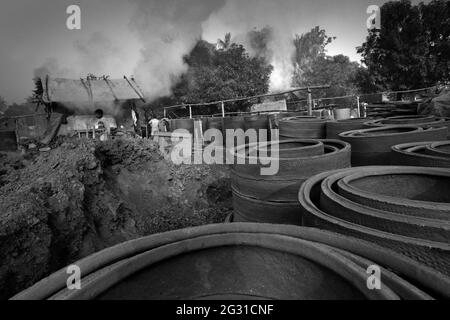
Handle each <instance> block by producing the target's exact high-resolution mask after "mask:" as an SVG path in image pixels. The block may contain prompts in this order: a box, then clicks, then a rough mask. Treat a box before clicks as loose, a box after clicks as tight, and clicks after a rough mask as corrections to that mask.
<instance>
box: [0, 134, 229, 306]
mask: <svg viewBox="0 0 450 320" xmlns="http://www.w3.org/2000/svg"><path fill="white" fill-rule="evenodd" d="M52 147H53V149H52V150H51V151H48V152H39V151H37V150H36V151H35V152H34V154H33V153H28V154H25V155H21V154H7V155H5V154H0V298H2V299H5V298H8V297H10V296H12V295H13V294H14V293H16V292H18V291H20V290H22V289H24V288H26V287H28V286H30V285H31V284H33V283H34V282H36V281H38V280H40V279H41V278H43V277H45V276H47V275H48V274H50V273H51V272H52V271H55V270H57V269H59V268H61V267H64V266H66V265H68V264H70V263H72V262H74V261H76V260H77V259H80V258H81V257H83V256H86V255H89V254H91V253H93V252H95V251H98V250H101V249H102V248H105V247H108V246H111V245H114V244H116V243H119V242H122V241H126V240H129V239H133V238H136V237H140V236H144V235H149V234H153V233H158V232H164V231H168V230H173V229H178V228H184V227H188V226H196V225H203V224H208V223H218V222H223V221H224V219H225V217H226V215H228V214H229V213H231V211H232V196H231V190H230V181H229V172H228V170H229V169H228V168H227V167H225V166H206V165H197V166H195V165H192V166H187V165H182V166H175V165H174V164H172V163H171V162H170V161H167V160H165V159H164V158H163V157H162V156H161V155H160V154H159V152H158V148H157V146H156V145H155V144H154V143H152V142H151V141H149V140H146V139H134V138H121V139H117V140H112V141H108V142H104V143H100V142H97V143H96V142H93V141H91V140H78V139H71V140H59V141H57V142H56V143H55V144H54V145H53V146H52Z"/></svg>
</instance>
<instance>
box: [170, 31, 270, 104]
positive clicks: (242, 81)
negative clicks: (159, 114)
mask: <svg viewBox="0 0 450 320" xmlns="http://www.w3.org/2000/svg"><path fill="white" fill-rule="evenodd" d="M227 38H228V39H229V36H226V38H225V41H224V43H226V46H220V48H219V49H217V48H216V47H215V46H214V45H212V44H210V43H208V42H206V41H203V40H200V41H198V42H197V45H196V46H195V48H194V49H193V50H192V51H191V52H190V54H189V55H187V56H186V57H185V62H186V63H187V65H188V66H189V68H188V71H187V72H186V73H185V74H183V75H182V76H181V79H180V81H179V82H178V83H177V84H176V85H175V86H174V88H173V98H174V101H176V103H201V102H210V101H217V100H222V99H229V98H232V97H245V96H253V95H258V94H263V93H267V91H268V89H269V80H270V74H271V72H272V66H270V65H269V64H267V63H266V62H265V61H264V59H262V58H257V57H249V55H248V54H247V52H246V50H245V48H244V47H243V46H242V45H238V44H236V43H230V42H229V40H227ZM237 107H238V105H236V106H235V108H234V109H237ZM231 109H233V107H232V106H231ZM229 110H230V108H229Z"/></svg>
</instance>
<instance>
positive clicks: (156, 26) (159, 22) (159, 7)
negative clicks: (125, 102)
mask: <svg viewBox="0 0 450 320" xmlns="http://www.w3.org/2000/svg"><path fill="white" fill-rule="evenodd" d="M135 2H136V5H137V8H136V12H135V14H134V15H133V17H132V19H131V22H130V27H131V29H132V30H133V31H134V32H136V33H137V35H138V37H139V40H140V41H141V42H142V44H143V49H142V51H141V53H142V54H141V59H140V61H139V62H138V63H137V67H136V69H135V73H134V75H135V77H136V79H137V80H138V82H140V83H142V89H143V90H144V91H145V93H146V95H147V97H148V98H149V99H150V100H151V99H153V98H157V97H161V96H164V95H168V94H170V90H171V86H172V84H173V83H174V81H176V80H177V77H179V76H180V75H181V74H182V73H184V72H185V71H186V70H187V66H186V64H185V63H184V61H183V57H184V56H185V55H186V54H188V53H189V52H190V51H191V50H192V48H193V47H194V46H195V43H196V42H197V41H198V40H199V39H200V38H201V35H202V22H203V21H205V20H206V19H208V17H209V16H210V15H211V13H212V12H214V11H215V10H218V9H219V8H220V7H221V6H222V5H223V4H224V0H208V1H204V0H190V1H177V0H167V1H161V0H150V1H149V0H136V1H135Z"/></svg>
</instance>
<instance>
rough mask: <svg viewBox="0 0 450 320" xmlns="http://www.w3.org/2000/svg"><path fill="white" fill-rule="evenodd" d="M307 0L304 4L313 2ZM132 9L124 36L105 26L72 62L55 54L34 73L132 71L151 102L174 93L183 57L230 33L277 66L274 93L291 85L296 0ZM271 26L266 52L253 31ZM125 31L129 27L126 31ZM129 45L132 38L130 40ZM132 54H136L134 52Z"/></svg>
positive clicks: (143, 2)
mask: <svg viewBox="0 0 450 320" xmlns="http://www.w3.org/2000/svg"><path fill="white" fill-rule="evenodd" d="M311 1H312V0H306V1H305V2H302V3H301V5H311V3H312V2H311ZM130 3H131V4H132V6H133V7H132V9H131V10H130V13H129V14H128V15H125V16H124V19H126V21H129V22H128V23H127V22H123V23H125V24H127V25H126V27H122V28H121V31H123V33H124V34H121V35H120V36H116V35H115V34H114V33H113V32H109V31H107V30H102V33H99V32H94V33H92V34H91V35H90V37H89V38H84V39H83V40H78V41H76V42H75V43H74V53H75V54H76V58H75V61H73V64H70V63H68V61H67V60H65V59H64V58H62V57H59V59H60V61H62V62H64V66H69V67H61V66H60V65H59V63H58V60H57V59H55V58H50V59H47V60H46V61H45V63H44V65H43V66H42V67H40V68H37V69H36V70H35V75H38V76H43V75H45V74H49V75H50V76H53V77H67V78H74V79H77V78H80V77H86V75H87V74H88V73H93V74H94V75H97V76H101V75H111V78H113V77H121V76H122V75H127V76H131V75H134V77H135V78H136V80H137V81H138V83H139V84H140V88H141V89H142V90H143V91H144V92H145V94H146V97H147V99H148V101H151V100H153V99H156V98H159V97H162V96H165V95H170V94H171V88H172V85H173V84H174V83H175V82H176V81H177V80H178V79H179V77H180V76H181V75H182V74H183V73H184V72H186V70H187V65H186V64H185V63H184V61H183V57H184V56H185V55H186V54H188V53H189V52H190V51H191V50H192V48H193V47H194V46H195V44H196V42H197V41H198V40H199V39H201V38H203V39H204V40H207V41H209V42H212V43H215V42H216V41H217V39H218V38H219V37H220V38H223V37H224V36H225V33H227V32H231V34H232V36H233V40H234V41H236V42H239V43H242V44H243V45H244V46H245V47H246V49H247V50H248V51H249V53H250V55H253V56H255V55H259V56H263V57H264V58H265V59H266V60H267V61H268V62H269V63H271V64H272V65H273V67H274V70H273V72H272V74H271V77H270V91H271V92H276V91H281V90H285V89H289V88H290V87H291V83H292V75H293V72H294V66H293V64H292V57H293V54H294V53H295V47H294V44H293V39H294V35H295V34H296V33H302V32H304V31H307V30H295V29H294V28H293V26H294V25H298V23H297V22H298V19H302V18H304V17H302V14H301V12H299V5H300V4H299V2H298V1H296V0H280V1H273V0H208V1H205V0H184V1H182V0H130ZM265 27H268V28H270V34H269V36H268V38H267V42H266V47H265V48H264V52H262V51H258V50H257V49H255V47H254V46H252V44H251V43H250V39H249V37H248V33H249V31H251V30H255V29H256V30H261V29H263V28H265ZM123 29H127V30H123ZM124 36H125V37H126V36H129V38H130V39H131V38H133V39H136V40H135V43H134V45H133V47H131V48H123V47H122V46H121V41H122V40H121V39H122V38H123V37H124ZM128 43H130V42H128ZM131 52H132V53H131Z"/></svg>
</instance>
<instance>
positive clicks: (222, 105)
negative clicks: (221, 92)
mask: <svg viewBox="0 0 450 320" xmlns="http://www.w3.org/2000/svg"><path fill="white" fill-rule="evenodd" d="M220 107H221V108H222V118H225V104H224V103H223V101H222V102H221V103H220Z"/></svg>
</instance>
